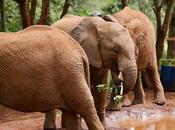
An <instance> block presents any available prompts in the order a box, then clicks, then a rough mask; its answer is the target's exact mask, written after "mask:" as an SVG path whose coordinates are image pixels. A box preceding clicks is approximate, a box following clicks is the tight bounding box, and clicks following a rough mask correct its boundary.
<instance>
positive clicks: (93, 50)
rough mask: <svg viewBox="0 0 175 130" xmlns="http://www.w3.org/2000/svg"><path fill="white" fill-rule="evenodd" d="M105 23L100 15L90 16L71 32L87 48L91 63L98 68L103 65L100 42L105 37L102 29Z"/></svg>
mask: <svg viewBox="0 0 175 130" xmlns="http://www.w3.org/2000/svg"><path fill="white" fill-rule="evenodd" d="M104 23H105V21H104V20H103V19H102V18H100V17H88V18H85V19H84V20H83V21H82V22H80V24H79V25H78V26H77V27H75V28H74V29H73V30H72V31H71V33H70V34H71V36H72V37H73V38H74V39H75V40H76V41H77V42H78V43H79V44H80V45H81V46H82V47H83V49H84V50H85V52H86V54H87V56H88V59H89V63H90V65H92V66H94V67H97V68H100V67H101V66H102V58H101V54H100V50H99V43H100V41H101V38H102V37H103V36H102V34H103V33H102V31H101V30H102V25H103V24H104Z"/></svg>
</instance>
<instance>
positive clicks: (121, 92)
mask: <svg viewBox="0 0 175 130" xmlns="http://www.w3.org/2000/svg"><path fill="white" fill-rule="evenodd" d="M119 87H120V95H123V82H121V84H120V86H119Z"/></svg>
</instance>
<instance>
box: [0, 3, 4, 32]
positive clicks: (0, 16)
mask: <svg viewBox="0 0 175 130" xmlns="http://www.w3.org/2000/svg"><path fill="white" fill-rule="evenodd" d="M0 32H5V1H4V0H0Z"/></svg>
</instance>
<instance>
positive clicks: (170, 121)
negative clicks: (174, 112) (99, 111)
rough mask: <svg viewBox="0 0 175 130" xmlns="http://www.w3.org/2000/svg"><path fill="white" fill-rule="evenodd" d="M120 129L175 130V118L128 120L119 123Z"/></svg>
mask: <svg viewBox="0 0 175 130" xmlns="http://www.w3.org/2000/svg"><path fill="white" fill-rule="evenodd" d="M117 125H118V126H119V127H120V128H126V129H127V130H175V117H174V116H164V117H161V118H160V119H148V120H144V121H143V120H139V119H128V120H125V121H120V122H118V123H117Z"/></svg>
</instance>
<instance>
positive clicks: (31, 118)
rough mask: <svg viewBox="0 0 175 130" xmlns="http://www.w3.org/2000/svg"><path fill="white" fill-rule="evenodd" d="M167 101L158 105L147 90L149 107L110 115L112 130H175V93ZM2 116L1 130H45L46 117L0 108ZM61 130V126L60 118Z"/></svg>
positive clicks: (109, 123) (133, 107)
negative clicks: (162, 104)
mask: <svg viewBox="0 0 175 130" xmlns="http://www.w3.org/2000/svg"><path fill="white" fill-rule="evenodd" d="M166 97H167V104H166V105H164V106H158V105H154V104H152V103H151V101H152V99H153V93H152V91H148V90H147V91H146V99H147V100H146V104H145V105H134V106H131V107H128V108H123V109H122V110H121V111H118V112H107V115H106V121H107V127H108V130H175V92H174V93H173V92H166ZM0 115H1V116H0V130H42V127H43V121H44V114H42V113H21V112H16V111H13V110H10V109H7V108H5V107H3V106H0ZM57 126H58V128H59V126H60V115H59V114H58V116H57ZM83 127H84V128H85V129H87V128H86V126H85V125H83Z"/></svg>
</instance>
